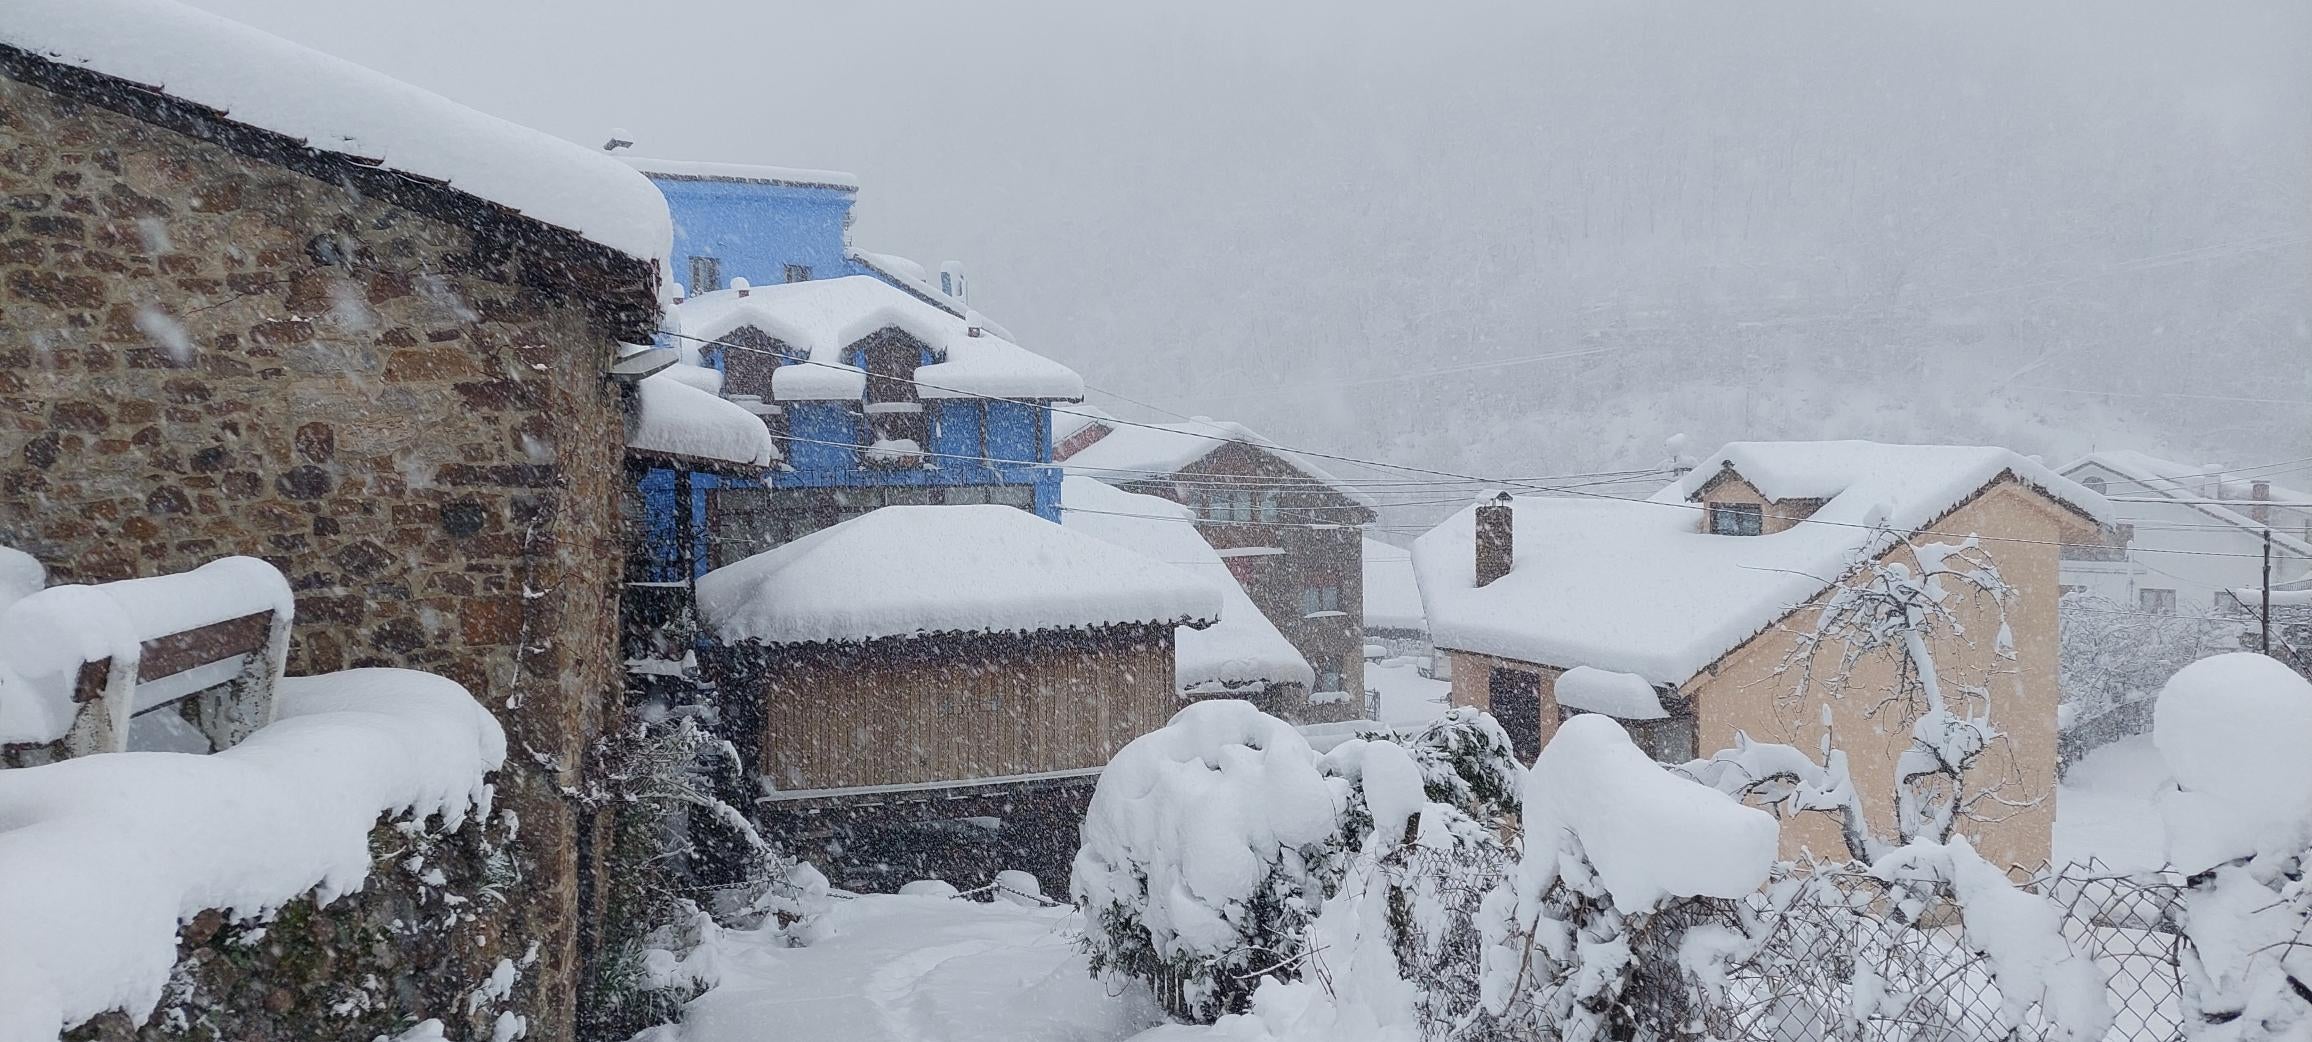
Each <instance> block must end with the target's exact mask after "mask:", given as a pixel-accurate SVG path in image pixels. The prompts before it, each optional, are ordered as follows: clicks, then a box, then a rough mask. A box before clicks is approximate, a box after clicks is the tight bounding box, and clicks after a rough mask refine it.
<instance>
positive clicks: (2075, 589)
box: [2055, 583, 2087, 597]
mask: <svg viewBox="0 0 2312 1042" xmlns="http://www.w3.org/2000/svg"><path fill="white" fill-rule="evenodd" d="M2086 592H2087V587H2085V586H2074V585H2072V584H2070V583H2065V584H2063V585H2062V586H2059V587H2057V588H2056V594H2055V595H2056V596H2057V597H2069V596H2071V595H2072V594H2075V593H2086Z"/></svg>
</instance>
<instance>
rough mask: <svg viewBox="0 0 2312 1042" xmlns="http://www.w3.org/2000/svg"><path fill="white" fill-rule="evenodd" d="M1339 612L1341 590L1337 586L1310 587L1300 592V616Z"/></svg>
mask: <svg viewBox="0 0 2312 1042" xmlns="http://www.w3.org/2000/svg"><path fill="white" fill-rule="evenodd" d="M1339 610H1341V588H1340V587H1338V586H1311V587H1308V588H1306V589H1303V590H1302V591H1301V614H1302V615H1315V614H1316V613H1318V612H1325V611H1335V612H1337V611H1339Z"/></svg>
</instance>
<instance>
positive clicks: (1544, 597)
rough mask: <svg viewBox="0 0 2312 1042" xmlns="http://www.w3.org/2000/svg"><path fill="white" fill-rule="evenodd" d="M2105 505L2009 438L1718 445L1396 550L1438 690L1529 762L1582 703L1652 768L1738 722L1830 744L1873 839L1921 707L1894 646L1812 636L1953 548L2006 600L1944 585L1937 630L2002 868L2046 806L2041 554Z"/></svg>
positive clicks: (2045, 603) (1797, 835) (1969, 825)
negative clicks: (1652, 478)
mask: <svg viewBox="0 0 2312 1042" xmlns="http://www.w3.org/2000/svg"><path fill="white" fill-rule="evenodd" d="M2106 509H2107V507H2106V505H2105V503H2104V501H2103V499H2102V497H2101V496H2098V495H2096V494H2095V493H2093V492H2090V491H2088V490H2087V489H2085V488H2082V487H2080V486H2079V485H2076V484H2074V483H2072V482H2070V481H2068V480H2066V479H2064V478H2062V477H2059V476H2057V475H2056V474H2054V473H2053V472H2052V471H2050V470H2048V469H2047V468H2046V467H2044V466H2041V465H2040V464H2038V463H2037V462H2035V461H2032V460H2029V459H2026V458H2024V457H2022V456H2019V455H2017V454H2015V453H2012V452H2009V451H2007V450H2004V449H1996V448H1973V447H1956V446H1917V445H1880V444H1874V443H1869V442H1786V443H1770V442H1763V443H1735V444H1731V445H1728V446H1726V447H1725V448H1724V449H1723V450H1721V451H1720V452H1718V453H1717V454H1716V455H1714V456H1712V457H1710V458H1708V459H1707V460H1705V461H1704V462H1703V463H1702V465H1701V466H1700V467H1699V468H1697V469H1696V470H1694V471H1693V472H1692V473H1690V474H1688V475H1687V476H1686V477H1685V478H1683V479H1682V480H1680V481H1678V482H1677V483H1675V484H1672V485H1670V486H1669V487H1667V488H1664V489H1662V490H1661V491H1659V492H1657V493H1655V494H1654V495H1653V496H1651V497H1648V498H1647V499H1644V500H1638V501H1631V500H1621V499H1613V498H1605V497H1578V498H1574V497H1565V498H1561V497H1548V496H1532V497H1521V498H1515V499H1511V498H1508V497H1501V498H1499V499H1497V500H1494V501H1488V502H1485V503H1483V504H1480V505H1477V506H1473V507H1472V508H1470V509H1468V510H1464V511H1463V512H1461V513H1460V514H1458V515H1456V516H1455V517H1453V518H1452V519H1450V520H1448V521H1446V522H1445V523H1444V524H1442V525H1440V526H1438V528H1436V529H1435V530H1433V531H1431V532H1430V533H1428V534H1427V535H1425V536H1423V537H1422V539H1421V540H1420V542H1419V543H1418V544H1417V545H1416V546H1415V548H1414V561H1415V568H1416V572H1417V574H1418V576H1419V579H1420V583H1421V592H1422V599H1423V602H1424V604H1425V606H1426V608H1427V611H1428V615H1429V621H1430V627H1431V633H1432V636H1433V638H1434V640H1435V642H1436V644H1437V648H1438V651H1439V652H1440V654H1442V655H1445V656H1448V657H1449V658H1450V660H1451V662H1452V676H1453V702H1454V704H1456V705H1468V706H1477V707H1480V708H1485V709H1488V710H1489V711H1490V712H1492V713H1493V715H1494V716H1495V717H1496V718H1498V719H1499V720H1500V721H1501V722H1502V724H1503V726H1504V727H1505V728H1507V729H1508V730H1509V731H1510V733H1511V736H1512V738H1513V740H1514V741H1515V742H1516V743H1517V745H1518V747H1519V751H1520V752H1521V753H1523V754H1524V755H1526V756H1528V757H1530V756H1531V755H1533V754H1534V753H1535V752H1537V751H1538V750H1539V749H1540V747H1541V746H1542V745H1543V744H1544V743H1546V742H1547V741H1548V740H1549V737H1550V735H1551V734H1552V733H1554V732H1555V730H1556V728H1557V725H1558V723H1559V722H1560V721H1561V720H1563V719H1564V718H1565V717H1566V716H1568V715H1571V714H1573V713H1578V712H1604V713H1607V714H1608V715H1612V716H1615V717H1617V718H1618V719H1620V720H1621V722H1622V723H1623V724H1624V726H1625V727H1626V728H1628V730H1629V731H1630V733H1631V736H1632V738H1633V739H1635V740H1636V741H1637V742H1638V743H1639V745H1640V746H1641V747H1643V748H1645V749H1646V750H1647V751H1648V752H1649V753H1651V754H1652V755H1653V756H1654V758H1655V759H1657V760H1661V761H1663V762H1666V763H1683V762H1686V761H1689V760H1694V759H1698V758H1707V757H1712V756H1715V755H1716V754H1718V753H1720V752H1721V751H1723V750H1727V749H1730V748H1732V747H1734V746H1735V745H1736V744H1737V734H1741V735H1745V736H1747V737H1748V738H1749V739H1750V740H1753V741H1756V742H1772V743H1783V744H1787V745H1789V746H1792V747H1794V748H1795V749H1797V750H1801V751H1803V752H1804V753H1805V754H1807V755H1808V756H1810V757H1812V758H1813V759H1815V760H1816V761H1817V762H1820V761H1821V760H1822V759H1823V757H1822V751H1823V750H1824V749H1825V748H1836V749H1839V750H1842V751H1843V752H1844V753H1845V756H1846V758H1847V766H1848V768H1849V773H1850V775H1851V777H1852V778H1853V781H1854V785H1855V788H1856V790H1857V792H1858V794H1859V795H1860V797H1861V803H1862V805H1863V807H1864V809H1865V812H1866V814H1867V815H1868V817H1869V819H1870V822H1871V825H1872V828H1873V830H1874V831H1875V832H1877V833H1878V834H1880V835H1882V836H1891V835H1893V834H1894V832H1895V831H1896V830H1895V825H1896V821H1895V817H1896V811H1895V788H1896V782H1895V776H1896V772H1897V762H1898V760H1899V759H1900V758H1901V756H1902V755H1903V753H1904V751H1905V750H1906V749H1908V748H1910V746H1911V745H1912V743H1913V737H1912V728H1913V725H1914V724H1915V723H1916V722H1917V721H1918V719H1919V717H1920V716H1921V715H1922V714H1923V712H1924V709H1925V705H1924V703H1923V702H1922V701H1921V700H1920V699H1919V698H1918V697H1916V692H1915V691H1914V690H1908V689H1906V688H1905V686H1904V685H1903V683H1902V682H1901V677H1900V673H1901V671H1902V670H1903V663H1904V656H1903V654H1902V652H1901V651H1900V649H1899V648H1891V649H1883V650H1882V651H1880V652H1877V653H1873V654H1869V655H1865V656H1862V657H1861V658H1860V659H1859V660H1858V661H1856V662H1854V663H1853V664H1852V666H1851V668H1847V667H1845V666H1844V665H1842V659H1843V657H1844V651H1845V650H1846V647H1847V645H1846V644H1845V643H1842V642H1840V641H1837V640H1824V641H1821V642H1819V643H1817V644H1816V645H1815V646H1814V647H1812V648H1811V649H1809V648H1808V647H1807V637H1808V635H1810V634H1813V633H1815V632H1816V627H1817V625H1818V623H1819V622H1820V621H1821V620H1822V618H1823V611H1824V608H1825V606H1826V604H1828V603H1830V602H1831V600H1832V598H1833V597H1836V596H1838V595H1839V592H1840V591H1841V590H1851V589H1856V588H1859V587H1860V586H1862V585H1863V584H1865V583H1867V582H1868V581H1869V579H1870V577H1871V576H1872V575H1873V574H1874V573H1873V568H1872V566H1873V565H1874V564H1877V565H1895V564H1900V565H1903V566H1904V567H1905V568H1906V569H1908V570H1909V572H1910V573H1911V574H1913V575H1917V574H1921V573H1922V572H1923V571H1924V565H1925V564H1927V563H1929V562H1932V561H1934V560H1935V559H1936V557H1937V554H1938V553H1939V552H1940V548H1942V547H1945V546H1949V545H1971V547H1972V549H1971V550H1969V551H1968V555H1967V559H1968V560H1969V561H1971V562H1974V563H1975V564H1976V565H1979V564H1981V563H1984V562H1987V563H1989V564H1990V565H1992V566H1994V567H1995V568H1996V570H1997V574H1998V576H1999V577H2000V579H2002V580H2003V581H2004V583H2005V585H2006V586H2007V587H2008V588H2009V592H2008V593H2007V595H2006V596H2005V597H2004V598H1995V597H1992V596H1990V595H1988V594H1985V593H1983V592H1982V591H1980V590H1976V589H1974V588H1972V587H1971V586H1969V585H1968V584H1966V583H1963V582H1958V581H1956V579H1955V577H1954V581H1951V582H1949V583H1946V584H1944V585H1945V586H1946V587H1947V589H1948V593H1947V594H1946V597H1945V602H1944V603H1945V605H1946V606H1947V607H1948V608H1949V610H1950V613H1951V617H1950V619H1949V620H1948V621H1949V623H1950V624H1948V625H1944V626H1941V627H1937V628H1935V629H1933V630H1932V631H1931V638H1932V641H1931V644H1930V657H1931V658H1932V660H1933V663H1934V666H1935V669H1936V672H1937V674H1938V677H1939V679H1940V681H1941V688H1942V691H1943V694H1944V696H1945V699H1946V701H1947V703H1948V705H1949V708H1950V710H1951V711H1952V712H1953V713H1954V714H1956V715H1958V716H1960V717H1963V718H1976V719H1987V720H1988V721H1989V723H1990V726H1991V728H1993V729H1994V730H1995V731H1996V732H1998V734H1999V735H2000V737H1998V738H1997V739H1995V740H1994V741H1992V742H1991V743H1990V745H1989V747H1988V748H1987V749H1986V751H1985V752H1984V753H1983V754H1982V755H1981V756H1980V757H1979V758H1978V759H1976V760H1975V761H1974V763H1973V767H1972V768H1971V769H1970V770H1969V771H1968V772H1967V777H1966V778H1965V780H1964V785H1963V787H1962V789H1961V800H1960V802H1962V803H1964V804H1966V809H1965V811H1964V812H1963V813H1961V814H1960V815H1959V818H1960V821H1959V826H1958V829H1957V831H1958V833H1959V834H1962V835H1966V836H1969V837H1970V838H1972V839H1974V840H1975V841H1976V842H1977V844H1978V846H1979V847H1981V848H1982V850H1983V853H1984V855H1985V856H1986V857H1988V858H1990V859H1991V860H1992V861H1993V862H1994V863H1996V864H2000V865H2020V866H2036V865H2038V864H2040V863H2043V862H2045V861H2046V860H2047V858H2048V856H2049V852H2050V850H2049V848H2050V837H2051V831H2052V827H2053V823H2054V816H2055V805H2054V792H2055V766H2056V759H2055V736H2056V702H2057V689H2056V662H2057V621H2056V601H2057V598H2058V597H2059V595H2060V594H2059V587H2060V582H2059V579H2058V551H2059V544H2063V543H2088V542H2100V541H2101V540H2102V538H2103V536H2102V531H2103V522H2102V521H2101V520H2100V519H2101V518H2102V517H2103V516H2104V514H2105V511H2106ZM1970 540H1971V541H1972V542H1971V543H1970ZM2001 600H2003V601H2004V604H2003V605H2002V604H2001ZM1585 667H1586V668H1585ZM1577 669H1578V670H1579V672H1578V673H1573V672H1572V671H1575V670H1577ZM1569 673H1572V675H1570V676H1569ZM1826 739H1827V740H1828V744H1827V745H1826ZM1783 837H1784V839H1783V842H1784V852H1785V854H1786V855H1789V856H1797V855H1799V854H1800V853H1802V852H1805V851H1812V852H1813V853H1814V854H1816V855H1819V856H1823V857H1834V858H1835V857H1843V856H1845V854H1846V853H1847V851H1846V846H1845V844H1844V843H1843V841H1842V838H1841V831H1840V828H1839V823H1838V821H1837V820H1836V819H1835V818H1834V817H1833V816H1832V815H1830V814H1818V813H1809V814H1801V815H1798V816H1797V817H1795V818H1792V819H1790V820H1788V821H1786V822H1785V823H1784V826H1783Z"/></svg>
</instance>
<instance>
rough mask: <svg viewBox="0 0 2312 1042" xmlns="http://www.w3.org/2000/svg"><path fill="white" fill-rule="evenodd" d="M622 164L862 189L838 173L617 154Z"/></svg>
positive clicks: (680, 173)
mask: <svg viewBox="0 0 2312 1042" xmlns="http://www.w3.org/2000/svg"><path fill="white" fill-rule="evenodd" d="M614 155H615V156H616V158H617V159H618V161H619V162H622V163H625V164H626V165H627V166H630V167H633V168H634V169H636V170H639V171H641V172H642V173H644V174H645V175H648V176H652V177H664V178H671V179H676V180H685V181H738V182H744V183H751V184H779V185H797V186H801V187H805V188H840V189H843V190H845V191H852V192H856V191H858V190H859V178H858V177H856V176H854V175H852V174H846V173H843V172H841V171H838V170H804V169H800V168H797V167H786V166H758V165H755V164H752V163H707V162H700V161H698V160H694V159H657V158H653V157H650V156H630V155H626V154H624V153H614Z"/></svg>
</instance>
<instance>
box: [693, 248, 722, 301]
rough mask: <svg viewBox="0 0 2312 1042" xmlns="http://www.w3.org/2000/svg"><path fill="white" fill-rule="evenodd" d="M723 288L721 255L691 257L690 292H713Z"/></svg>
mask: <svg viewBox="0 0 2312 1042" xmlns="http://www.w3.org/2000/svg"><path fill="white" fill-rule="evenodd" d="M721 288H723V280H722V259H721V258H719V257H692V258H691V259H690V292H691V293H692V294H694V295H695V294H699V293H712V292H714V291H715V290H718V289H721Z"/></svg>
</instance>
